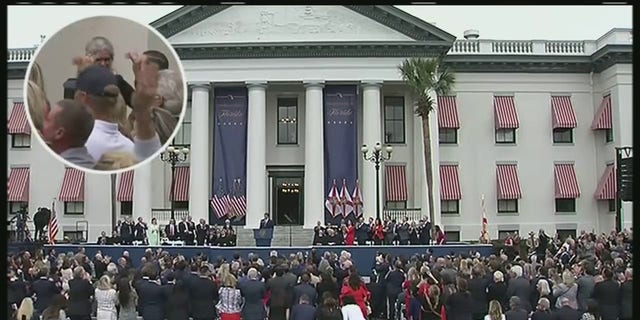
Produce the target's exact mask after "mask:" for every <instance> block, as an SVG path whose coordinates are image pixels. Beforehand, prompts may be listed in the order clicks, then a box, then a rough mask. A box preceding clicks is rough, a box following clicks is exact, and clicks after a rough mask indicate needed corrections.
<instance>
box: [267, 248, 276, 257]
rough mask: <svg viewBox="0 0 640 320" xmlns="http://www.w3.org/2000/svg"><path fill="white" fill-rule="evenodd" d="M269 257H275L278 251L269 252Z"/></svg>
mask: <svg viewBox="0 0 640 320" xmlns="http://www.w3.org/2000/svg"><path fill="white" fill-rule="evenodd" d="M269 256H270V257H277V256H278V251H275V250H273V251H271V254H269Z"/></svg>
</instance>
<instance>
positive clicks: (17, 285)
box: [7, 279, 28, 306]
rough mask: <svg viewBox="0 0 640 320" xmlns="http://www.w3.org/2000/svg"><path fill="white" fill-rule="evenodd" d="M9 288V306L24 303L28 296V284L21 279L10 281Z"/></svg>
mask: <svg viewBox="0 0 640 320" xmlns="http://www.w3.org/2000/svg"><path fill="white" fill-rule="evenodd" d="M7 284H8V288H7V294H8V295H9V297H8V298H9V304H14V303H15V304H16V305H18V306H19V305H20V303H21V302H22V299H24V298H26V297H27V294H28V288H27V283H26V282H24V281H22V280H20V279H16V280H13V281H8V283H7Z"/></svg>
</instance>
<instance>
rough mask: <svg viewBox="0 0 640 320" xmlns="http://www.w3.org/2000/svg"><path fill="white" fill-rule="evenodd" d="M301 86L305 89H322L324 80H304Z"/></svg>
mask: <svg viewBox="0 0 640 320" xmlns="http://www.w3.org/2000/svg"><path fill="white" fill-rule="evenodd" d="M302 84H304V87H305V88H324V80H304V81H302Z"/></svg>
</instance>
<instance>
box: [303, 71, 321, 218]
mask: <svg viewBox="0 0 640 320" xmlns="http://www.w3.org/2000/svg"><path fill="white" fill-rule="evenodd" d="M305 88H306V95H305V107H304V108H305V110H304V112H305V119H304V121H305V123H304V127H305V130H304V202H305V203H304V227H305V228H313V227H314V226H315V225H316V223H317V222H318V221H320V222H322V223H323V224H324V199H325V191H324V133H323V127H324V123H323V121H322V119H323V112H322V110H323V92H322V88H324V82H323V81H305Z"/></svg>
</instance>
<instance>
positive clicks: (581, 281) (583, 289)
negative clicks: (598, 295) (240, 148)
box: [550, 275, 596, 312]
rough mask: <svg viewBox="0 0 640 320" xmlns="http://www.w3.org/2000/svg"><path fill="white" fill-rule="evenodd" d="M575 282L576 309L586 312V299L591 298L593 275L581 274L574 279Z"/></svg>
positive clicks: (593, 284)
mask: <svg viewBox="0 0 640 320" xmlns="http://www.w3.org/2000/svg"><path fill="white" fill-rule="evenodd" d="M576 283H577V284H578V294H577V296H576V299H577V300H578V310H581V311H582V312H586V311H587V300H589V299H591V295H592V294H593V289H594V288H595V286H596V283H595V282H594V281H593V276H590V275H584V276H581V277H580V278H578V280H576ZM550 288H551V287H550Z"/></svg>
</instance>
